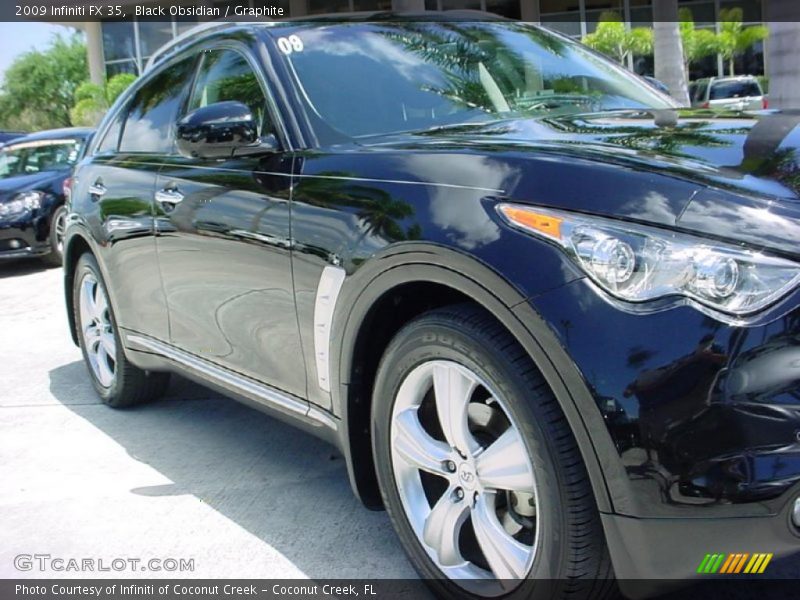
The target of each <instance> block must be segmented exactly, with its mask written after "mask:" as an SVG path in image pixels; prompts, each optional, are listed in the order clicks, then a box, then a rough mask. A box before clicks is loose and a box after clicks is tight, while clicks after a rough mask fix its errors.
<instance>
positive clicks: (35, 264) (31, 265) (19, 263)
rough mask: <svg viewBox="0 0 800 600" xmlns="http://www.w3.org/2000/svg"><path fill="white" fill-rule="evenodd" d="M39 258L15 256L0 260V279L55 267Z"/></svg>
mask: <svg viewBox="0 0 800 600" xmlns="http://www.w3.org/2000/svg"><path fill="white" fill-rule="evenodd" d="M53 268H55V267H50V266H48V265H46V264H45V263H44V262H42V261H41V260H39V259H38V258H14V259H9V260H3V261H2V262H0V279H5V278H6V277H19V276H21V275H31V274H33V273H40V272H42V271H47V270H48V269H53Z"/></svg>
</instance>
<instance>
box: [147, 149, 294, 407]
mask: <svg viewBox="0 0 800 600" xmlns="http://www.w3.org/2000/svg"><path fill="white" fill-rule="evenodd" d="M157 188H158V191H162V190H171V191H173V192H175V193H178V194H181V195H182V199H181V200H180V202H179V203H177V204H175V205H174V206H170V203H169V202H164V203H157V205H156V211H157V220H158V222H159V237H158V241H157V245H158V252H159V262H160V265H161V273H162V276H163V279H164V289H165V291H166V295H167V303H168V305H169V308H170V317H171V339H172V343H173V344H175V345H176V346H178V347H180V348H182V349H184V350H187V351H189V352H192V353H194V354H197V355H198V356H201V357H203V358H206V359H208V360H212V361H214V362H217V363H219V364H221V365H223V366H226V367H228V368H230V369H232V370H236V371H239V372H241V373H243V374H245V375H248V376H250V377H253V378H255V379H259V380H262V381H265V382H267V383H271V384H273V385H276V387H280V388H282V389H284V390H285V391H288V392H290V393H292V394H295V395H299V396H305V367H304V362H303V358H302V354H301V350H300V345H299V333H298V330H297V319H296V316H295V306H294V293H293V287H292V277H291V263H290V246H291V242H290V227H289V196H290V191H291V162H290V161H289V160H283V159H282V158H281V157H280V156H273V157H271V158H269V159H266V160H263V161H258V160H252V159H250V160H243V161H228V162H226V163H222V164H219V165H214V166H213V167H206V166H198V165H195V164H192V162H191V161H188V160H185V159H178V158H176V159H174V160H172V161H171V162H170V163H169V164H167V165H165V166H164V168H163V170H162V171H161V173H160V175H159V179H158V186H157Z"/></svg>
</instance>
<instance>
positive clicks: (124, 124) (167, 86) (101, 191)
mask: <svg viewBox="0 0 800 600" xmlns="http://www.w3.org/2000/svg"><path fill="white" fill-rule="evenodd" d="M193 64H194V63H193V60H191V59H190V60H183V61H180V62H178V63H175V64H172V65H168V66H167V67H165V68H163V69H162V70H161V72H160V73H156V74H155V75H154V76H153V77H152V78H151V79H150V80H149V81H148V83H147V84H145V85H144V86H142V87H141V88H140V89H139V90H138V91H137V92H136V93H135V94H134V96H133V97H132V98H131V100H130V102H128V103H127V105H126V106H125V107H123V108H122V109H121V110H120V111H119V112H118V114H117V116H116V118H115V119H114V120H113V121H112V123H111V125H110V126H109V127H108V128H107V130H106V132H105V134H104V138H103V139H102V141H101V142H100V144H99V145H98V149H97V151H96V154H95V156H94V157H93V158H92V161H91V162H90V163H88V164H87V165H86V166H85V167H82V168H81V170H80V177H79V181H76V183H75V193H74V194H73V204H74V203H75V202H77V201H78V198H79V197H80V200H79V201H80V202H82V203H84V206H86V207H88V208H89V210H84V209H82V210H81V212H83V213H84V214H89V215H91V219H92V220H93V223H91V225H92V227H93V229H94V230H95V236H96V239H98V240H100V241H101V243H100V248H99V253H100V259H101V263H102V264H103V265H104V266H105V268H106V271H107V273H108V274H109V281H108V282H107V283H108V285H109V288H110V290H109V291H110V294H111V296H112V302H113V303H114V307H115V309H116V310H115V312H116V316H117V322H118V324H119V326H120V327H122V328H124V329H127V330H131V331H137V332H140V333H145V334H147V335H150V336H152V337H155V338H158V339H162V340H168V339H169V326H168V322H167V318H168V315H167V306H166V302H165V298H164V293H163V290H162V287H161V277H160V273H159V271H158V265H157V262H156V248H155V237H154V220H153V216H154V215H153V192H154V191H155V187H156V179H157V176H158V169H159V163H160V162H161V160H162V158H163V157H164V156H165V155H166V154H168V153H169V151H170V145H171V142H170V139H169V135H168V134H167V132H168V131H169V126H170V124H171V123H172V121H173V120H174V119H175V116H176V114H177V112H178V108H179V105H180V104H181V101H182V99H183V93H184V90H185V87H186V83H187V81H188V78H189V77H190V75H191V73H192V70H193Z"/></svg>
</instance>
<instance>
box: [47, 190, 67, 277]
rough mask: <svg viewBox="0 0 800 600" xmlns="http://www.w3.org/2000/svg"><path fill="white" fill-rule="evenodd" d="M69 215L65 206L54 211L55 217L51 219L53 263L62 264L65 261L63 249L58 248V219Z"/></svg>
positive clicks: (51, 255)
mask: <svg viewBox="0 0 800 600" xmlns="http://www.w3.org/2000/svg"><path fill="white" fill-rule="evenodd" d="M66 213H67V207H66V206H64V205H63V204H62V205H61V206H59V207H58V208H56V209H55V211H53V216H52V217H51V218H50V258H51V262H53V263H57V262H58V263H62V262H63V260H64V253H63V248H62V249H59V247H58V233H57V232H56V224H57V223H58V219H59V218H60V217H62V216H64V215H66Z"/></svg>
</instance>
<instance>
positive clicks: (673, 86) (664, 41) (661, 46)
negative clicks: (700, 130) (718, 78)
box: [653, 0, 689, 106]
mask: <svg viewBox="0 0 800 600" xmlns="http://www.w3.org/2000/svg"><path fill="white" fill-rule="evenodd" d="M653 41H654V43H653V46H654V55H655V56H654V61H655V67H656V68H655V71H656V73H655V75H656V79H659V80H661V81H663V82H664V85H666V86H667V88H668V89H669V93H670V95H671V96H672V97H673V98H674V99H675V100H677V101H678V102H679V103H680V104H681V105H682V106H688V105H689V87H688V85H687V82H686V73H685V71H684V67H683V44H682V42H681V33H680V25H679V22H678V0H659V1H658V2H653Z"/></svg>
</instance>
